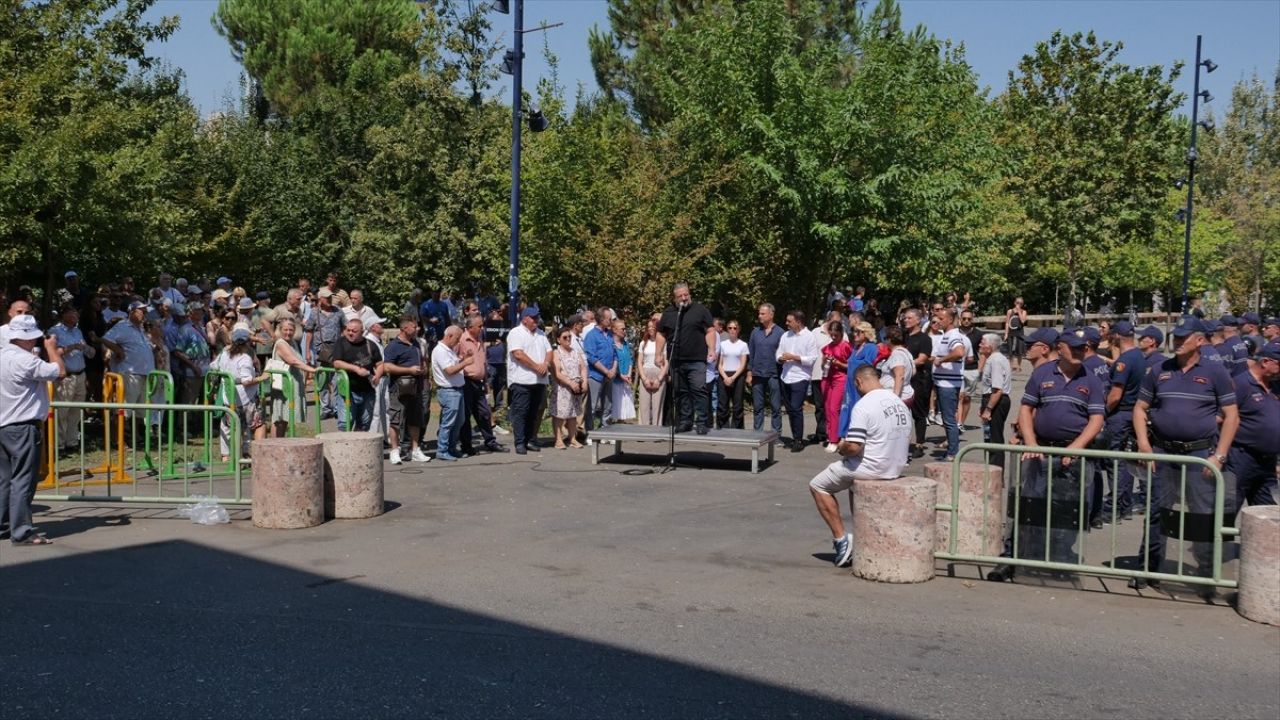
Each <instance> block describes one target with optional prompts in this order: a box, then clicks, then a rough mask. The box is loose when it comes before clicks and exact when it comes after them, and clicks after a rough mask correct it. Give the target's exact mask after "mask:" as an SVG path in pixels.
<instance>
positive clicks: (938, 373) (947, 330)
mask: <svg viewBox="0 0 1280 720" xmlns="http://www.w3.org/2000/svg"><path fill="white" fill-rule="evenodd" d="M934 320H935V321H937V323H938V327H939V328H941V329H942V336H941V337H940V338H938V341H937V342H936V343H934V350H933V384H934V386H935V387H936V388H937V391H938V412H939V413H940V414H941V415H942V427H944V428H946V431H947V456H946V459H945V460H944V462H951V460H952V459H954V458H955V456H956V453H958V452H960V420H959V417H958V413H959V409H960V389H961V388H963V387H964V359H965V358H967V357H969V355H971V354H972V353H973V348H972V347H970V344H969V338H967V337H965V335H964V333H962V332H960V330H959V329H957V328H956V326H955V325H956V311H955V309H954V308H942V309H941V310H938V311H937V312H935V313H934Z"/></svg>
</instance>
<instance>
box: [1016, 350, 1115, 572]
mask: <svg viewBox="0 0 1280 720" xmlns="http://www.w3.org/2000/svg"><path fill="white" fill-rule="evenodd" d="M1082 340H1083V339H1081V341H1082ZM1022 404H1023V405H1025V406H1027V407H1030V408H1032V410H1033V416H1032V427H1033V428H1034V429H1035V433H1036V443H1037V444H1038V445H1040V446H1047V447H1066V446H1067V445H1070V444H1071V443H1073V442H1075V440H1076V439H1077V438H1079V437H1080V435H1081V434H1082V433H1083V432H1084V430H1085V427H1086V426H1087V425H1088V424H1089V420H1090V418H1092V417H1093V416H1095V415H1099V416H1100V415H1103V414H1104V412H1105V409H1106V396H1105V391H1104V390H1103V385H1102V383H1101V382H1099V380H1098V377H1097V376H1096V375H1094V374H1093V373H1091V372H1089V371H1088V370H1086V369H1085V368H1084V367H1083V366H1082V367H1080V368H1078V369H1077V370H1076V371H1075V372H1074V373H1073V374H1072V375H1071V376H1070V377H1068V376H1066V375H1065V374H1063V372H1062V368H1061V367H1060V366H1059V364H1058V363H1056V362H1055V363H1047V364H1045V365H1041V366H1040V367H1038V368H1036V369H1035V370H1034V371H1033V372H1032V373H1031V377H1030V378H1029V379H1028V380H1027V386H1026V390H1025V391H1024V392H1023V395H1022ZM1081 464H1082V463H1081V461H1080V459H1079V458H1073V459H1072V462H1071V463H1070V464H1069V465H1065V466H1064V465H1063V462H1062V458H1060V457H1053V458H1038V459H1031V460H1023V461H1022V489H1021V498H1022V499H1021V504H1020V507H1019V508H1018V509H1019V523H1020V525H1021V526H1022V527H1020V528H1019V529H1018V530H1019V538H1020V539H1019V551H1020V552H1019V555H1020V556H1021V557H1027V558H1036V559H1043V558H1044V557H1045V545H1046V543H1047V544H1048V546H1049V548H1048V556H1049V559H1050V560H1054V561H1057V562H1075V561H1076V557H1077V556H1076V553H1075V551H1074V550H1073V549H1072V548H1073V546H1074V545H1075V544H1076V542H1077V541H1078V539H1079V534H1080V532H1082V531H1084V530H1085V529H1086V528H1082V527H1080V526H1079V517H1080V502H1081V500H1082V499H1083V500H1085V501H1086V504H1087V503H1088V500H1089V499H1090V498H1091V495H1092V493H1091V488H1090V485H1091V484H1092V482H1091V481H1092V478H1087V479H1085V480H1083V481H1082V479H1081V476H1080V467H1081ZM1050 473H1052V480H1053V488H1052V494H1050V488H1049V479H1050ZM1085 515H1086V517H1087V516H1088V508H1086V509H1085ZM1046 521H1048V526H1049V530H1048V532H1047V533H1046V532H1045V526H1046ZM1005 549H1006V555H1007V556H1012V555H1013V542H1012V536H1010V539H1009V540H1008V541H1006V543H1005Z"/></svg>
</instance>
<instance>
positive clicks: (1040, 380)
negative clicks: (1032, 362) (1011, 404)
mask: <svg viewBox="0 0 1280 720" xmlns="http://www.w3.org/2000/svg"><path fill="white" fill-rule="evenodd" d="M1022 404H1023V405H1026V406H1027V407H1031V408H1034V409H1035V410H1036V413H1035V418H1034V422H1033V427H1034V428H1035V431H1036V439H1037V440H1040V441H1049V442H1071V441H1073V440H1075V439H1076V438H1077V437H1079V435H1080V433H1082V432H1084V428H1085V426H1086V425H1088V424H1089V418H1090V416H1092V415H1102V414H1104V413H1105V412H1106V391H1105V390H1104V388H1103V385H1102V383H1101V382H1100V381H1099V380H1098V376H1096V375H1094V374H1093V373H1091V372H1089V371H1088V370H1087V369H1085V367H1084V366H1083V365H1082V366H1080V367H1079V368H1077V369H1076V372H1075V374H1074V375H1072V376H1071V377H1067V376H1066V375H1064V374H1063V373H1062V369H1061V368H1060V367H1059V366H1058V363H1056V362H1055V363H1045V364H1044V365H1041V366H1040V367H1038V368H1036V369H1035V370H1033V371H1032V372H1031V378H1030V379H1029V380H1027V388H1026V391H1025V392H1024V393H1023V395H1022Z"/></svg>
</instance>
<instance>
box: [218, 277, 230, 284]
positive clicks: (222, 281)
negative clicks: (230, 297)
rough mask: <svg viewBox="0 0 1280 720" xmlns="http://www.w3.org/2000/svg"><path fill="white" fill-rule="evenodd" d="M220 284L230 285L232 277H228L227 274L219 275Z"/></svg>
mask: <svg viewBox="0 0 1280 720" xmlns="http://www.w3.org/2000/svg"><path fill="white" fill-rule="evenodd" d="M218 284H219V285H230V284H231V278H229V277H227V276H226V275H223V276H221V277H219V278H218Z"/></svg>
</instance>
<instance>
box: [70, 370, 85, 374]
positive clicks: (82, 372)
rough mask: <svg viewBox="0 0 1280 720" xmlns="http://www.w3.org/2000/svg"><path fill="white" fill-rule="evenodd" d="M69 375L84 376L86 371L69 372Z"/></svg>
mask: <svg viewBox="0 0 1280 720" xmlns="http://www.w3.org/2000/svg"><path fill="white" fill-rule="evenodd" d="M67 374H68V375H83V374H84V371H83V370H68V371H67Z"/></svg>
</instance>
